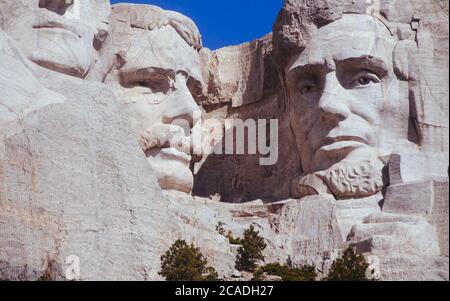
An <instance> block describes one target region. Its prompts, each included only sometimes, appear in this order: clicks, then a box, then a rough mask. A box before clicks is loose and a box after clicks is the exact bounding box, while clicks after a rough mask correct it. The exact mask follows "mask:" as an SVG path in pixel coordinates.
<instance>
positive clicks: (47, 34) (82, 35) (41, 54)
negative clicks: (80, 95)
mask: <svg viewBox="0 0 450 301" xmlns="http://www.w3.org/2000/svg"><path fill="white" fill-rule="evenodd" d="M109 11H110V4H109V1H108V0H95V1H94V0H19V1H9V0H0V12H1V14H2V15H3V24H1V25H2V27H3V29H4V30H5V32H6V33H7V34H8V35H9V36H11V37H12V38H13V39H14V40H16V42H17V43H18V45H19V47H20V48H21V50H22V52H23V53H24V54H25V55H26V56H27V57H28V58H29V59H30V60H32V61H33V62H35V63H37V64H39V65H42V66H43V67H45V68H48V69H51V70H54V71H57V72H61V73H64V74H68V75H72V76H77V77H84V76H86V74H87V73H88V71H89V69H90V67H91V66H92V65H93V63H94V59H95V51H96V48H97V49H99V48H100V47H101V43H102V41H103V39H104V38H105V37H106V35H107V23H106V21H105V20H106V18H107V16H108V14H109Z"/></svg>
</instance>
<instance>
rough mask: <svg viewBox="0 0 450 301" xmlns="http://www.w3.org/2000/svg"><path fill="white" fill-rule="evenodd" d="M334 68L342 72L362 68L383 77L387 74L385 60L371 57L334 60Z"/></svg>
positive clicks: (387, 68)
mask: <svg viewBox="0 0 450 301" xmlns="http://www.w3.org/2000/svg"><path fill="white" fill-rule="evenodd" d="M336 66H338V68H342V69H343V70H346V69H351V68H354V67H357V68H364V69H368V70H371V71H373V72H376V73H378V74H379V75H380V76H384V75H386V74H387V73H388V72H389V67H388V64H387V62H386V61H385V60H383V59H382V58H379V57H375V56H372V55H363V56H360V57H350V58H346V59H343V60H339V61H338V60H336Z"/></svg>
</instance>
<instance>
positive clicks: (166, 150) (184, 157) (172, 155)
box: [146, 147, 191, 165]
mask: <svg viewBox="0 0 450 301" xmlns="http://www.w3.org/2000/svg"><path fill="white" fill-rule="evenodd" d="M146 156H147V157H150V156H151V157H160V158H163V159H165V160H174V161H179V162H182V163H186V164H188V165H189V163H190V162H191V156H190V155H188V154H186V153H184V152H182V151H179V150H178V149H176V148H174V147H163V148H152V149H149V150H147V151H146Z"/></svg>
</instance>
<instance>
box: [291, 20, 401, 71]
mask: <svg viewBox="0 0 450 301" xmlns="http://www.w3.org/2000/svg"><path fill="white" fill-rule="evenodd" d="M396 41H397V40H396V38H395V37H393V36H392V35H391V33H390V32H389V30H388V28H387V27H386V26H385V25H384V24H383V23H382V22H381V21H379V20H378V19H376V18H373V17H371V16H367V15H356V14H349V15H343V17H342V18H341V19H339V20H337V21H334V22H332V23H330V24H328V25H326V26H324V27H321V28H319V29H318V30H317V31H315V32H313V33H311V38H310V40H309V41H308V43H307V46H306V48H305V49H304V50H303V51H302V52H301V53H300V54H299V55H298V56H296V57H295V59H294V60H293V62H292V64H291V66H290V67H289V69H294V68H296V67H299V66H305V65H310V64H324V63H325V61H326V60H332V61H344V60H347V59H350V58H362V57H373V58H376V59H378V60H380V61H382V62H383V63H384V64H385V65H386V66H390V65H392V52H393V49H394V47H395V44H396Z"/></svg>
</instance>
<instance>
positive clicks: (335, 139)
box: [321, 136, 368, 146]
mask: <svg viewBox="0 0 450 301" xmlns="http://www.w3.org/2000/svg"><path fill="white" fill-rule="evenodd" d="M345 141H353V142H358V143H362V144H368V142H367V140H366V139H364V138H362V137H358V136H338V137H326V138H325V139H323V140H322V143H321V146H327V145H331V144H333V143H336V142H345Z"/></svg>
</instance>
